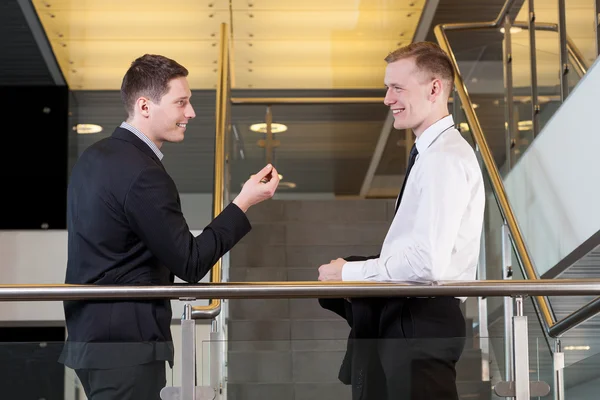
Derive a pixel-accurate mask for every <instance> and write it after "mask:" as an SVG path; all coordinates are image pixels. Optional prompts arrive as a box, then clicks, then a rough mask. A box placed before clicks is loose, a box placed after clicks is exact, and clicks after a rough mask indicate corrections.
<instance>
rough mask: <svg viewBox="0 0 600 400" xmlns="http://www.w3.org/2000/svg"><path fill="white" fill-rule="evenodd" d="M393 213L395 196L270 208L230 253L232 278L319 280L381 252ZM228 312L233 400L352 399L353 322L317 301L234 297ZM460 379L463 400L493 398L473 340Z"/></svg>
mask: <svg viewBox="0 0 600 400" xmlns="http://www.w3.org/2000/svg"><path fill="white" fill-rule="evenodd" d="M393 215H394V201H393V200H343V201H342V200H337V201H282V200H272V201H268V202H265V203H261V204H259V205H258V206H254V207H252V208H251V209H250V211H249V212H248V217H249V219H250V221H251V223H252V226H253V229H252V232H251V233H250V234H249V235H247V236H246V237H245V238H244V239H243V240H242V241H241V242H240V243H239V244H238V245H237V246H236V247H235V248H234V249H233V250H232V251H231V257H230V277H229V280H230V281H232V282H258V281H316V280H317V277H318V271H317V269H318V267H319V265H321V264H324V263H327V262H329V261H330V260H332V259H335V258H338V257H345V256H349V255H372V254H377V253H379V251H380V249H381V244H382V243H383V239H384V237H385V234H386V232H387V230H388V227H389V224H390V221H391V220H392V218H393ZM229 310H230V314H229V319H228V341H229V342H228V387H227V392H228V399H229V400H258V399H261V400H262V399H281V400H312V399H350V398H351V395H350V387H348V386H345V385H343V384H342V383H340V382H339V381H338V379H337V375H338V371H339V367H340V364H341V362H342V358H343V356H344V354H345V350H346V340H347V338H348V333H349V327H348V324H347V323H346V321H345V320H343V319H341V318H340V317H338V316H337V315H335V314H333V313H332V312H330V311H327V310H324V309H322V308H321V307H320V306H319V304H318V302H317V300H316V299H275V300H243V299H233V300H230V303H229ZM467 331H468V332H472V325H471V324H470V323H469V327H468V329H467ZM457 375H458V387H459V393H461V399H465V400H466V399H474V400H483V399H486V400H489V399H490V396H491V395H490V385H489V382H481V355H480V351H479V350H478V349H475V348H474V347H473V340H467V346H466V348H465V351H464V353H463V357H462V359H461V361H460V362H459V366H458V368H457Z"/></svg>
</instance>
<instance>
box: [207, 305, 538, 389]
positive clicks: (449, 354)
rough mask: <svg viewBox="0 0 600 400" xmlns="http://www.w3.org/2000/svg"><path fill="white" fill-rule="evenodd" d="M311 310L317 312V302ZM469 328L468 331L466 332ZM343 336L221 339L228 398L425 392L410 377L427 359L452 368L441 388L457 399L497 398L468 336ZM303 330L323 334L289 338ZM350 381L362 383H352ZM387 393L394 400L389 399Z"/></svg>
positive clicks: (427, 381) (426, 382) (424, 381)
mask: <svg viewBox="0 0 600 400" xmlns="http://www.w3.org/2000/svg"><path fill="white" fill-rule="evenodd" d="M315 306H316V307H318V304H316V301H315ZM332 315H333V314H332ZM288 322H289V321H288ZM303 322H304V323H306V321H291V323H293V324H297V325H300V324H302V323H303ZM332 322H334V320H331V321H329V320H322V321H321V323H320V324H319V323H316V324H315V327H318V325H321V326H322V327H326V326H330V325H331V323H332ZM265 323H267V322H266V321H265ZM280 323H281V322H280ZM344 323H345V322H344ZM346 328H347V325H346ZM470 328H471V327H470V326H469V327H468V329H470ZM324 331H325V332H327V331H326V330H324ZM329 332H331V331H329ZM348 332H349V329H345V330H339V333H338V335H336V336H330V338H329V339H308V338H307V339H300V338H293V337H292V338H287V339H280V340H268V339H267V340H235V341H234V340H229V341H227V343H226V344H225V345H226V347H227V348H228V360H229V370H228V377H227V388H226V392H227V398H228V399H229V400H240V399H250V398H277V399H282V400H286V399H290V400H291V399H307V400H308V399H314V398H317V399H351V398H352V394H353V393H352V392H353V391H354V392H355V393H354V394H355V395H357V394H359V395H360V394H362V395H363V396H367V395H370V396H374V397H368V398H381V399H385V398H393V395H394V394H396V393H397V394H405V393H410V392H411V391H420V392H421V394H422V395H423V394H424V393H426V391H427V390H428V386H429V388H431V387H434V386H435V385H432V381H431V379H432V377H431V376H429V377H427V378H424V377H421V378H420V379H419V378H415V375H416V371H421V370H422V368H423V367H425V366H426V365H427V364H426V363H428V362H430V363H433V364H435V363H436V362H441V363H444V364H446V363H447V364H448V365H449V364H451V363H456V367H455V368H456V383H455V384H451V385H448V386H449V387H447V389H448V390H449V391H450V392H451V391H452V390H455V391H457V392H458V394H459V398H460V399H481V400H483V399H495V398H497V397H495V396H494V395H493V394H492V392H493V389H492V385H493V383H492V382H491V381H489V380H486V381H483V380H482V357H481V351H480V349H479V348H478V341H475V340H473V337H467V338H466V339H465V338H456V339H455V338H450V339H448V338H444V339H442V338H437V339H436V338H431V339H423V340H411V339H384V340H382V339H379V340H375V339H373V340H369V339H350V340H348ZM302 333H305V334H306V333H309V335H310V336H313V337H314V336H321V337H323V336H326V335H327V334H320V333H319V332H318V330H315V331H312V332H307V331H304V332H301V333H300V334H298V333H294V332H292V333H291V335H292V336H301V334H302ZM289 335H290V333H289V332H288V336H289ZM330 335H331V333H330ZM249 336H252V335H249ZM254 336H257V335H254ZM263 336H269V334H268V332H266V331H265V332H263ZM485 339H487V340H490V338H485ZM493 341H495V342H499V343H501V342H503V341H504V339H503V338H502V337H498V338H493ZM211 345H214V343H211V342H204V343H203V347H204V348H207V347H209V346H211ZM348 349H350V350H348ZM440 355H444V356H440ZM444 357H446V358H447V359H446V358H444ZM434 360H435V361H434ZM456 361H457V362H456ZM530 362H531V370H532V372H533V371H535V370H536V368H537V364H538V362H537V360H536V359H531V360H530ZM432 368H433V369H435V368H436V367H432ZM444 370H445V368H441V369H440V371H438V376H440V375H441V374H443V373H444ZM430 372H431V370H430ZM494 372H495V371H494ZM494 377H495V378H498V375H497V374H495V376H494ZM352 380H354V381H355V382H360V383H359V384H356V383H355V385H352ZM500 380H501V379H499V381H500ZM450 382H451V381H450ZM390 395H392V397H387V396H390ZM430 395H431V397H430V398H432V399H433V398H451V396H450V395H448V393H440V392H438V393H433V392H432V393H430Z"/></svg>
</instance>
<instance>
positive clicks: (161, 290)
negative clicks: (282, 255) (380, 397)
mask: <svg viewBox="0 0 600 400" xmlns="http://www.w3.org/2000/svg"><path fill="white" fill-rule="evenodd" d="M539 295H544V296H549V295H552V296H584V295H585V296H587V295H600V279H560V280H557V279H539V280H535V281H525V280H523V281H511V280H484V281H440V282H432V283H414V282H412V283H409V282H388V283H382V282H313V281H311V282H269V283H264V282H243V283H238V282H223V283H200V284H177V285H170V286H123V285H58V284H57V285H52V284H44V285H0V302H7V301H64V300H111V299H112V300H114V299H179V300H182V301H189V300H195V299H215V298H216V299H279V298H342V297H346V298H350V297H391V296H398V297H428V296H455V297H474V296H487V297H506V296H539Z"/></svg>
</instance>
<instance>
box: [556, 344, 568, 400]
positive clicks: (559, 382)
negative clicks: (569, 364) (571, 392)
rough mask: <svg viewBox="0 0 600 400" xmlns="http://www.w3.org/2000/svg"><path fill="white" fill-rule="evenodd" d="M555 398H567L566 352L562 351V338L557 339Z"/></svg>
mask: <svg viewBox="0 0 600 400" xmlns="http://www.w3.org/2000/svg"><path fill="white" fill-rule="evenodd" d="M553 364H554V400H564V399H565V375H564V368H565V353H563V351H562V343H561V341H560V339H556V343H555V348H554V355H553Z"/></svg>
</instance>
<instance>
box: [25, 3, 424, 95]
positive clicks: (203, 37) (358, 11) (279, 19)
mask: <svg viewBox="0 0 600 400" xmlns="http://www.w3.org/2000/svg"><path fill="white" fill-rule="evenodd" d="M33 4H34V6H35V8H36V10H37V12H38V15H39V18H40V21H41V23H42V25H43V26H44V29H45V30H46V33H47V36H48V38H49V40H50V43H51V45H52V48H53V50H54V52H55V54H56V56H57V60H58V63H59V65H60V67H61V69H62V70H63V73H64V75H65V76H66V78H67V81H68V83H69V84H70V85H71V86H72V87H73V88H75V89H81V90H111V89H112V90H117V89H119V87H120V83H121V79H122V76H123V74H124V72H125V71H126V69H127V67H128V66H129V65H130V63H131V61H133V60H134V59H135V58H137V57H139V56H140V55H143V54H145V53H155V54H163V55H165V56H167V57H170V58H173V59H175V60H177V61H178V62H180V63H181V64H183V65H184V66H186V67H187V68H188V69H189V70H190V77H189V80H190V84H191V86H192V89H210V88H213V87H214V85H215V83H216V80H217V75H216V74H213V73H212V72H211V71H212V70H214V67H215V66H216V63H215V62H216V61H217V57H218V40H219V32H220V25H221V23H223V22H225V23H231V24H232V26H231V33H232V39H233V40H232V46H231V48H232V55H231V60H232V65H233V75H234V77H233V83H234V85H235V86H236V87H240V88H249V87H251V88H278V89H279V88H286V89H292V88H310V89H318V88H325V89H326V88H369V87H380V86H381V82H382V79H383V69H384V68H383V66H384V65H383V61H382V59H383V58H384V57H385V55H387V54H388V53H389V52H390V51H392V50H394V49H395V48H397V47H398V46H400V45H403V44H406V43H409V42H410V41H411V39H412V37H413V35H414V31H415V29H416V27H417V24H418V22H419V18H420V16H421V12H422V9H423V7H424V4H425V0H391V1H379V0H354V1H347V0H334V1H331V2H327V3H326V4H323V3H322V2H320V1H316V0H309V1H306V2H301V4H297V3H296V2H291V1H275V0H251V1H239V0H235V1H232V2H231V4H230V3H229V1H227V0H214V1H209V0H206V1H194V0H177V1H171V2H164V1H159V0H150V1H141V0H132V1H127V2H123V1H115V0H110V1H103V2H98V1H89V0H82V1H79V0H33ZM230 6H231V7H230ZM294 61H296V62H294Z"/></svg>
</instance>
